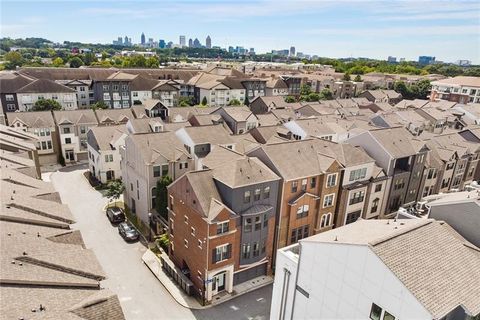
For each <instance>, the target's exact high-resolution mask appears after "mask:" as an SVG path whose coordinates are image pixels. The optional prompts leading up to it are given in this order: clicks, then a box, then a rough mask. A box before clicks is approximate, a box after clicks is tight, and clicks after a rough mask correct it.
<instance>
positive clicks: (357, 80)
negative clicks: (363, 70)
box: [353, 74, 362, 82]
mask: <svg viewBox="0 0 480 320" xmlns="http://www.w3.org/2000/svg"><path fill="white" fill-rule="evenodd" d="M353 81H355V82H362V77H360V75H359V74H357V75H356V76H355V79H353Z"/></svg>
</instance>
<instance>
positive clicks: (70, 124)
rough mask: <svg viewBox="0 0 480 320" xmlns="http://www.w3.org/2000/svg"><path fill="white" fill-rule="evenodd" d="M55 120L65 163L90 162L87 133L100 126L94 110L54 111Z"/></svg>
mask: <svg viewBox="0 0 480 320" xmlns="http://www.w3.org/2000/svg"><path fill="white" fill-rule="evenodd" d="M53 118H54V119H55V124H56V126H57V132H58V137H59V141H60V142H59V145H60V150H61V155H62V157H63V159H64V160H65V163H71V162H79V161H88V146H87V132H88V129H90V128H91V127H96V126H97V125H98V120H97V117H96V116H95V113H94V112H93V110H91V109H85V110H73V111H53Z"/></svg>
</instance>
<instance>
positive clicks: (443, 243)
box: [301, 219, 480, 319]
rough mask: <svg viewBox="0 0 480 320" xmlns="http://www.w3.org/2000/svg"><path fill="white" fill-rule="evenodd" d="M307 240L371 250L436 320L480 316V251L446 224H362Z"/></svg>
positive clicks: (420, 221) (421, 221) (428, 221)
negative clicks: (458, 311)
mask: <svg viewBox="0 0 480 320" xmlns="http://www.w3.org/2000/svg"><path fill="white" fill-rule="evenodd" d="M301 242H302V243H304V242H305V243H306V242H309V243H315V242H327V243H331V244H357V245H367V246H369V247H370V248H371V250H372V251H373V252H374V253H375V254H376V255H377V256H378V257H379V258H380V259H381V260H382V261H383V263H385V265H386V266H387V267H388V268H389V269H390V270H391V271H392V272H393V273H394V274H395V276H396V277H397V278H398V279H399V280H400V281H401V282H402V283H403V284H404V285H405V286H406V287H407V289H408V290H409V291H410V292H411V293H412V294H413V295H414V296H415V297H416V298H417V300H418V301H419V302H420V303H421V304H422V305H423V306H424V307H425V308H426V309H427V310H428V311H429V312H430V313H431V314H432V316H433V318H435V319H440V318H442V317H443V316H445V315H446V314H448V313H449V312H451V311H452V310H454V309H455V308H457V307H458V306H462V307H463V308H464V309H465V310H466V311H467V313H468V314H472V315H476V314H479V313H480V249H478V248H477V247H474V246H473V245H472V244H469V243H468V242H467V241H466V240H465V239H463V238H462V237H461V236H460V235H459V234H458V233H457V232H455V231H454V230H453V229H452V228H451V227H450V226H449V225H448V224H446V223H445V222H442V221H435V220H432V219H411V220H408V219H402V220H396V221H392V220H359V221H357V222H355V223H352V224H348V225H346V226H343V227H341V228H338V229H335V230H331V231H328V232H324V233H320V234H318V235H315V236H312V237H310V238H307V239H304V240H301Z"/></svg>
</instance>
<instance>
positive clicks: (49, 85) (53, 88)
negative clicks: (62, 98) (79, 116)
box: [17, 79, 75, 93]
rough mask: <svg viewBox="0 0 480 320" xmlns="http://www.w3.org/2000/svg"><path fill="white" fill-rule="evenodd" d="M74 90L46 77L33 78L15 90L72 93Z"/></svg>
mask: <svg viewBox="0 0 480 320" xmlns="http://www.w3.org/2000/svg"><path fill="white" fill-rule="evenodd" d="M74 92H75V90H73V89H72V88H69V87H67V86H64V85H61V84H59V83H56V82H54V81H51V80H48V79H38V80H35V81H33V82H31V83H29V84H27V85H25V86H24V87H22V88H20V89H18V90H17V93H74Z"/></svg>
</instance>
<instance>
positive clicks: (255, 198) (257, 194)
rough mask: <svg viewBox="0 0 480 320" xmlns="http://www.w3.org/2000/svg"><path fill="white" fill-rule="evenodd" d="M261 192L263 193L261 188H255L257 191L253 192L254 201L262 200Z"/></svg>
mask: <svg viewBox="0 0 480 320" xmlns="http://www.w3.org/2000/svg"><path fill="white" fill-rule="evenodd" d="M260 194H261V190H260V189H255V192H254V193H253V201H258V200H260Z"/></svg>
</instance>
